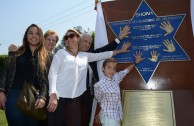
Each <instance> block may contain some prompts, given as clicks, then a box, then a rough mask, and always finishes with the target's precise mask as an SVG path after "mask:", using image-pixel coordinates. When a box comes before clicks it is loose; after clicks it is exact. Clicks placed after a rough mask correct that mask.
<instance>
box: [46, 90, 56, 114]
mask: <svg viewBox="0 0 194 126" xmlns="http://www.w3.org/2000/svg"><path fill="white" fill-rule="evenodd" d="M57 106H58V101H57V96H56V94H55V93H53V94H51V95H50V99H49V104H48V106H47V109H48V111H49V112H54V111H55V110H56V109H57Z"/></svg>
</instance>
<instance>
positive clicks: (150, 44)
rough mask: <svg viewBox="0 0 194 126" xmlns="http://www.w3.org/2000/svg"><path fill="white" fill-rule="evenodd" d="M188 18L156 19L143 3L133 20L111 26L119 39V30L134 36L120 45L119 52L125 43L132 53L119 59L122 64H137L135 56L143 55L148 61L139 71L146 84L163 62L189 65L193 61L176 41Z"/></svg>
mask: <svg viewBox="0 0 194 126" xmlns="http://www.w3.org/2000/svg"><path fill="white" fill-rule="evenodd" d="M184 17H185V14H176V15H164V16H157V15H156V14H155V12H154V11H153V10H152V9H151V7H150V6H149V5H148V4H147V3H146V1H145V0H143V1H142V2H141V4H140V5H139V7H138V9H137V11H136V12H135V14H134V15H133V17H132V19H129V20H122V21H115V22H108V25H109V26H110V28H111V30H112V31H113V32H114V34H115V35H116V36H119V33H120V30H122V29H123V27H124V26H126V25H129V27H130V31H131V34H130V35H129V37H128V38H124V39H123V40H122V41H121V43H120V44H119V45H118V47H117V49H120V48H121V46H122V45H123V43H124V42H128V41H129V42H131V46H130V47H129V50H130V52H129V53H122V54H118V55H116V56H115V57H114V58H116V60H117V61H118V62H120V63H127V62H131V63H132V62H134V61H135V58H134V54H135V53H136V52H139V51H140V52H141V53H142V57H143V58H145V59H144V60H143V61H142V62H140V63H139V64H138V65H137V66H136V69H137V70H138V72H139V73H140V75H141V76H142V78H143V79H144V81H145V83H148V82H149V79H150V78H151V77H152V75H153V74H154V72H155V70H156V68H157V67H158V65H159V63H160V62H171V61H188V60H190V58H189V57H188V55H187V54H186V52H185V51H184V49H183V48H182V47H181V45H180V44H179V43H178V41H177V40H176V39H175V37H174V36H175V34H176V32H177V31H178V29H179V27H180V25H181V23H182V21H183V20H184Z"/></svg>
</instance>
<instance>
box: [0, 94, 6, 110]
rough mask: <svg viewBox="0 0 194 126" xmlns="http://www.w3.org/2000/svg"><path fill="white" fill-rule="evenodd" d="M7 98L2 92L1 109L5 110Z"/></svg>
mask: <svg viewBox="0 0 194 126" xmlns="http://www.w3.org/2000/svg"><path fill="white" fill-rule="evenodd" d="M6 100H7V97H6V96H5V94H4V92H0V109H2V110H5V109H6V108H5V103H6Z"/></svg>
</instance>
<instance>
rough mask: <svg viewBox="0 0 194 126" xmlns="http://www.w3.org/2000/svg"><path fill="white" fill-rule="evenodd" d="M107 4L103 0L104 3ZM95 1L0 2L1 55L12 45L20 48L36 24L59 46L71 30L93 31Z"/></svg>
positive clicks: (37, 0) (38, 0)
mask: <svg viewBox="0 0 194 126" xmlns="http://www.w3.org/2000/svg"><path fill="white" fill-rule="evenodd" d="M106 1H108V0H102V2H106ZM94 3H95V0H55V1H54V0H12V1H10V0H2V1H1V4H0V19H1V21H0V22H1V23H0V33H1V34H0V55H2V54H7V53H8V47H9V45H10V44H12V43H14V44H15V45H17V46H20V45H22V39H23V35H24V32H25V30H26V29H27V27H28V26H29V25H31V24H33V23H35V24H38V25H39V26H40V27H41V28H42V30H43V32H44V33H45V32H46V31H47V30H54V31H56V32H57V33H58V35H59V41H58V43H57V44H59V43H61V39H62V36H63V35H64V33H65V32H66V31H67V30H68V29H70V28H73V27H76V26H82V28H83V29H85V30H87V29H88V28H89V29H90V30H91V31H94V30H95V23H96V11H95V10H94Z"/></svg>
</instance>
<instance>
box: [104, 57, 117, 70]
mask: <svg viewBox="0 0 194 126" xmlns="http://www.w3.org/2000/svg"><path fill="white" fill-rule="evenodd" d="M109 62H113V63H117V61H116V59H114V58H108V59H106V60H105V61H104V62H103V64H102V67H103V68H105V66H106V64H107V63H109Z"/></svg>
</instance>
